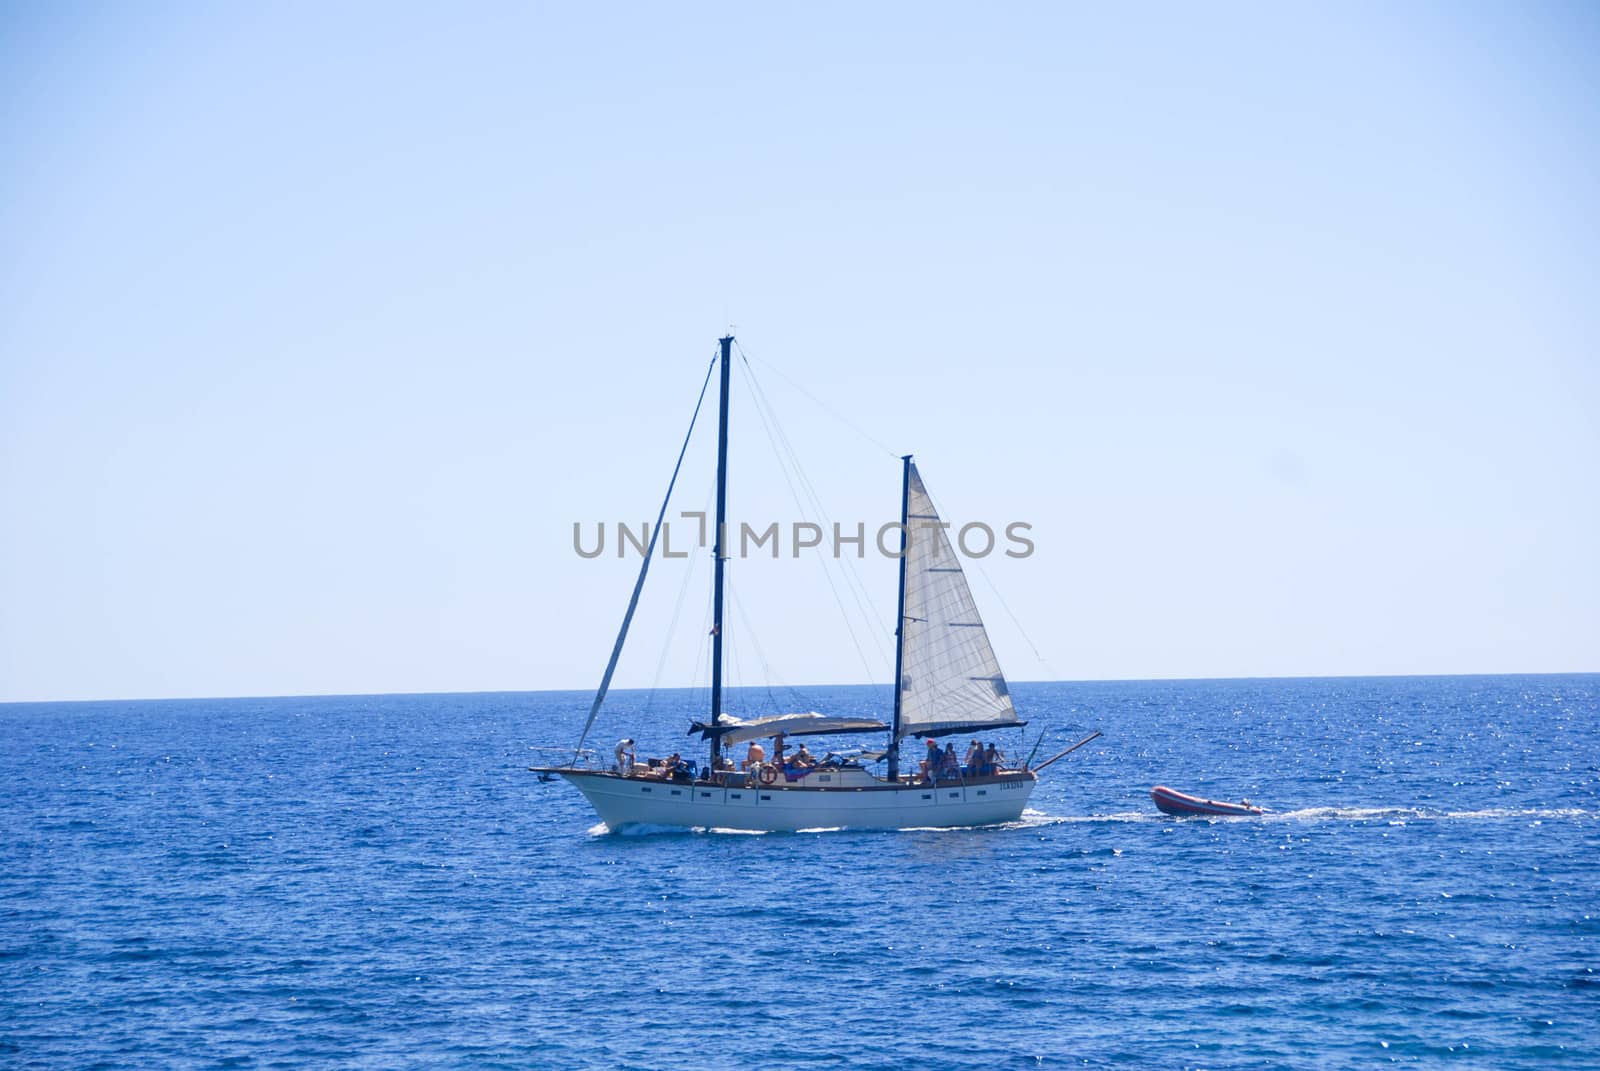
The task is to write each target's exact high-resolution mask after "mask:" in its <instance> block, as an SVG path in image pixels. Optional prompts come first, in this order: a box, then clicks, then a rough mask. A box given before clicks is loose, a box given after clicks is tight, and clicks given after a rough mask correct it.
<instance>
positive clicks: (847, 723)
mask: <svg viewBox="0 0 1600 1071" xmlns="http://www.w3.org/2000/svg"><path fill="white" fill-rule="evenodd" d="M888 731H889V726H887V725H886V724H884V723H883V722H881V721H876V720H874V719H872V718H833V717H829V716H827V715H825V714H818V713H816V712H814V711H813V712H811V713H807V714H770V715H768V716H767V717H765V718H751V719H750V720H749V721H746V720H744V719H742V718H735V717H731V716H729V715H727V714H724V715H723V716H722V720H721V721H719V722H717V724H715V725H708V724H707V723H705V722H702V721H697V722H695V723H694V724H693V725H691V726H689V732H691V733H699V734H700V736H701V737H702V738H703V739H706V740H709V739H711V738H712V737H713V736H715V737H720V738H721V740H722V742H723V744H741V743H743V742H744V741H746V740H758V739H761V738H763V737H768V736H777V735H778V734H779V733H783V734H785V735H786V736H821V735H823V734H824V733H885V732H888Z"/></svg>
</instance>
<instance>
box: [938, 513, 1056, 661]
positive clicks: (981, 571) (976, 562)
mask: <svg viewBox="0 0 1600 1071" xmlns="http://www.w3.org/2000/svg"><path fill="white" fill-rule="evenodd" d="M922 489H923V491H924V493H926V494H927V496H928V501H930V502H932V503H933V508H934V509H935V510H937V511H938V513H939V516H940V517H948V516H949V514H948V513H946V512H945V511H944V506H943V504H942V503H940V501H939V500H938V499H937V498H934V497H933V492H932V491H929V490H928V488H927V485H926V484H924V485H923V488H922ZM967 560H968V561H970V562H972V565H973V568H975V569H977V571H978V575H979V576H981V577H983V582H984V583H985V584H987V585H988V586H989V590H990V591H992V592H994V597H995V599H997V600H998V601H999V603H1000V608H1001V609H1002V610H1004V611H1005V612H1006V616H1007V617H1009V618H1010V619H1011V623H1012V624H1013V625H1015V626H1017V632H1019V633H1020V634H1021V635H1022V639H1023V642H1025V643H1026V644H1027V645H1028V646H1029V647H1030V648H1031V649H1032V650H1033V657H1035V658H1037V659H1038V660H1039V663H1040V665H1042V666H1044V668H1045V669H1047V670H1049V671H1050V677H1051V679H1052V680H1054V679H1055V677H1056V667H1055V666H1053V665H1051V664H1050V660H1049V659H1048V658H1046V657H1045V656H1044V655H1043V654H1041V653H1039V647H1038V645H1037V644H1035V643H1034V642H1033V637H1032V636H1030V635H1028V630H1027V629H1025V628H1023V627H1022V620H1021V619H1020V618H1018V617H1017V615H1016V613H1014V612H1013V611H1012V609H1011V604H1010V603H1008V602H1006V597H1005V595H1004V594H1003V593H1002V592H1001V591H1000V586H999V585H998V584H996V583H995V582H994V581H993V580H992V579H990V577H989V571H988V570H987V569H985V568H984V567H983V559H982V558H968V559H967ZM997 658H998V656H997Z"/></svg>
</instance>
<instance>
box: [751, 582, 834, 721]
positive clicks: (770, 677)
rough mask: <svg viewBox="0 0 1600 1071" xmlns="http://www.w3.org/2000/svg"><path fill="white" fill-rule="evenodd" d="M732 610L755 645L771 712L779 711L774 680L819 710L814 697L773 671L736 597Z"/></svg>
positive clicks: (803, 703)
mask: <svg viewBox="0 0 1600 1071" xmlns="http://www.w3.org/2000/svg"><path fill="white" fill-rule="evenodd" d="M733 611H734V613H736V614H738V615H739V620H740V622H741V623H742V624H743V625H744V635H747V636H749V637H750V643H751V644H752V645H753V646H754V647H755V650H756V658H757V659H758V660H760V662H761V669H762V672H763V673H765V674H766V678H767V698H768V699H770V700H772V705H773V713H774V714H777V713H780V712H781V711H780V704H779V703H778V697H777V696H775V695H773V694H772V683H773V682H774V681H776V682H777V684H778V687H779V688H781V689H782V690H784V691H786V692H789V693H791V694H792V695H794V696H795V697H796V698H798V699H799V700H800V701H801V703H802V705H804V706H808V707H811V708H812V709H813V710H820V709H821V707H820V706H818V704H817V703H816V701H815V700H814V699H812V698H811V697H810V696H808V695H807V694H806V693H804V692H802V691H801V690H800V689H799V688H796V687H795V686H794V685H792V684H790V683H789V682H787V681H785V680H784V679H783V678H782V677H780V676H778V674H776V673H774V672H773V670H772V664H771V663H770V662H768V661H767V653H766V651H764V650H763V649H762V647H761V639H760V637H759V636H757V635H756V630H755V629H753V628H751V627H750V619H749V615H748V614H746V613H745V612H744V604H743V603H741V602H740V601H739V600H738V599H734V600H733Z"/></svg>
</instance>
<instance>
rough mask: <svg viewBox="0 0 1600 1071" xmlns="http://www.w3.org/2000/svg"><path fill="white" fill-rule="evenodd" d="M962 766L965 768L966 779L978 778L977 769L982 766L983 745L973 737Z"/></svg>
mask: <svg viewBox="0 0 1600 1071" xmlns="http://www.w3.org/2000/svg"><path fill="white" fill-rule="evenodd" d="M962 765H963V766H965V767H966V768H967V776H968V777H976V776H978V769H979V767H981V766H982V765H983V745H982V744H980V743H978V740H977V737H973V740H972V744H971V746H969V747H968V748H967V758H966V761H965V762H964V763H962Z"/></svg>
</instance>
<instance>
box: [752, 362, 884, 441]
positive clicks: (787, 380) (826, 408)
mask: <svg viewBox="0 0 1600 1071" xmlns="http://www.w3.org/2000/svg"><path fill="white" fill-rule="evenodd" d="M733 346H734V348H735V349H737V350H738V351H739V356H740V357H743V358H744V359H745V363H746V364H748V363H749V361H750V358H749V357H748V356H746V354H745V352H744V347H743V346H741V345H739V340H738V339H735V340H734V342H733ZM756 360H758V361H761V363H762V364H764V365H766V366H767V367H768V368H770V369H772V374H773V375H775V376H777V377H778V378H779V379H781V380H783V381H784V382H785V383H787V384H789V386H791V387H793V388H794V389H795V390H797V391H799V392H800V393H801V394H804V395H805V396H806V397H807V398H810V399H811V400H812V401H813V402H815V403H816V404H817V406H818V407H819V408H820V409H821V410H822V411H823V412H824V413H827V414H828V415H829V416H831V417H833V419H835V420H837V421H838V422H839V423H841V424H843V425H844V426H845V427H847V428H849V429H850V430H851V431H853V432H855V433H856V434H857V435H859V436H861V437H862V438H863V439H865V440H867V442H869V443H871V444H872V445H873V446H876V447H877V448H878V449H879V450H882V451H883V452H884V453H886V454H888V455H889V456H890V457H892V458H894V459H895V460H896V461H898V460H900V455H899V454H897V453H895V452H894V451H893V450H891V449H889V448H888V447H887V446H885V445H883V443H881V442H879V441H878V440H877V439H874V438H873V437H872V436H871V435H869V434H868V433H867V432H866V431H864V430H863V429H862V428H861V427H860V426H859V425H858V424H856V423H855V422H854V421H852V420H851V419H850V418H848V417H846V416H844V415H842V414H840V413H837V412H835V411H834V410H833V408H832V407H831V406H829V405H828V403H827V402H825V401H823V400H822V399H821V398H818V397H817V396H816V395H815V394H812V393H811V392H810V391H808V390H806V389H805V388H804V387H802V386H801V385H800V384H798V383H796V382H795V381H794V380H792V379H790V378H789V377H788V376H786V375H784V374H783V373H782V372H780V371H778V369H777V366H775V365H774V364H772V362H770V361H764V360H762V359H761V358H760V357H757V358H756Z"/></svg>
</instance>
